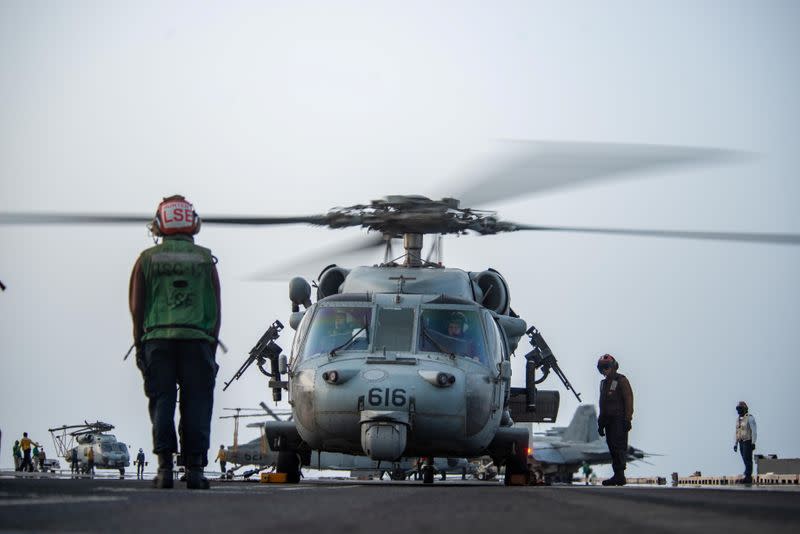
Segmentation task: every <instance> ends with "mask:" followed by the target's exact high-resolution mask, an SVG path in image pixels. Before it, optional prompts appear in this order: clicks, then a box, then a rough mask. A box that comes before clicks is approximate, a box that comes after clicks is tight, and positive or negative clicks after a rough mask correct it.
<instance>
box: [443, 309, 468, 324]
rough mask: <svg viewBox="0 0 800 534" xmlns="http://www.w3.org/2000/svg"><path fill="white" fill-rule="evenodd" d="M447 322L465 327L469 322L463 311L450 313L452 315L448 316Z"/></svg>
mask: <svg viewBox="0 0 800 534" xmlns="http://www.w3.org/2000/svg"><path fill="white" fill-rule="evenodd" d="M447 323H448V324H457V325H460V326H462V327H463V326H464V325H465V324H467V318H466V316H465V315H464V314H463V313H461V312H453V313H451V314H450V317H449V318H448V321H447Z"/></svg>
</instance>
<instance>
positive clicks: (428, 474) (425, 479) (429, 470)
mask: <svg viewBox="0 0 800 534" xmlns="http://www.w3.org/2000/svg"><path fill="white" fill-rule="evenodd" d="M433 474H434V473H433V467H432V466H427V465H426V466H425V467H423V468H422V483H423V484H433Z"/></svg>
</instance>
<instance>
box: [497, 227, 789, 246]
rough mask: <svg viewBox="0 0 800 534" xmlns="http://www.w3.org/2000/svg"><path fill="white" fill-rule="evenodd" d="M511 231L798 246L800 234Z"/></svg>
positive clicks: (572, 229)
mask: <svg viewBox="0 0 800 534" xmlns="http://www.w3.org/2000/svg"><path fill="white" fill-rule="evenodd" d="M511 226H512V228H513V230H529V231H537V232H573V233H583V234H607V235H631V236H641V237H670V238H679V239H708V240H714V241H740V242H747V243H772V244H780V245H800V234H772V233H756V232H694V231H686V230H641V229H635V228H587V227H579V226H539V225H524V224H515V223H511Z"/></svg>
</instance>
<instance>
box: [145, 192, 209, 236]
mask: <svg viewBox="0 0 800 534" xmlns="http://www.w3.org/2000/svg"><path fill="white" fill-rule="evenodd" d="M200 224H201V221H200V216H198V215H197V212H196V211H194V207H193V206H192V204H191V203H190V202H189V201H188V200H186V198H184V197H183V195H173V196H171V197H166V198H164V200H162V201H161V203H160V204H159V205H158V209H156V214H155V216H154V217H153V221H152V222H151V223H150V225H149V228H150V231H151V232H152V233H153V235H155V236H158V237H163V236H165V235H175V234H189V235H195V234H196V233H197V232H199V231H200Z"/></svg>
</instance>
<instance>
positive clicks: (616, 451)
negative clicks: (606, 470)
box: [604, 417, 628, 476]
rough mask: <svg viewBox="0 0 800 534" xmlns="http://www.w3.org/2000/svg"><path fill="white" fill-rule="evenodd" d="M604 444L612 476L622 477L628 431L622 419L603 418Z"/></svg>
mask: <svg viewBox="0 0 800 534" xmlns="http://www.w3.org/2000/svg"><path fill="white" fill-rule="evenodd" d="M604 422H605V429H606V444H607V445H608V452H609V453H610V454H611V468H612V469H613V470H614V475H619V476H624V473H625V467H626V464H627V459H628V431H627V430H625V418H624V417H605V418H604Z"/></svg>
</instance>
